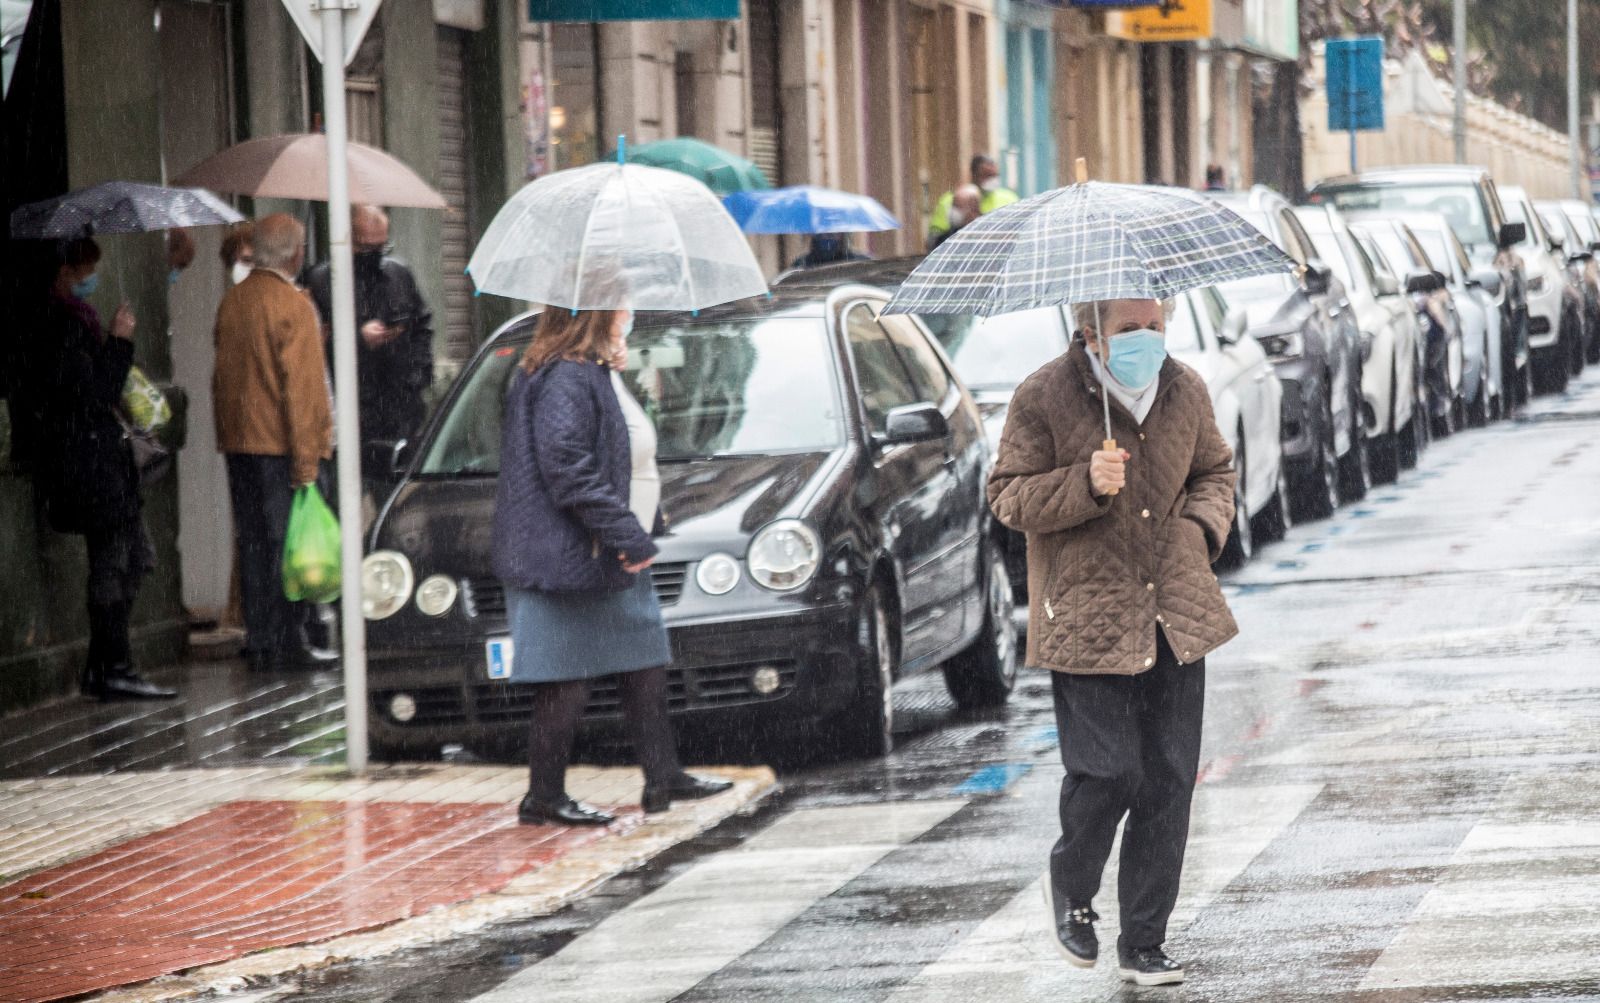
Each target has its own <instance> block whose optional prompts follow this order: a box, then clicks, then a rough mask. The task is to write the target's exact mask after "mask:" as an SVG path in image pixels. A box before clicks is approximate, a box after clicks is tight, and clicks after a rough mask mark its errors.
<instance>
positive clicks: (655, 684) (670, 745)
mask: <svg viewBox="0 0 1600 1003" xmlns="http://www.w3.org/2000/svg"><path fill="white" fill-rule="evenodd" d="M616 680H617V691H618V695H619V696H620V697H621V700H622V716H623V717H624V718H625V719H626V720H627V722H628V732H629V734H630V737H632V739H633V750H634V754H635V755H637V756H638V757H639V765H640V766H642V767H644V782H645V783H646V784H650V785H661V784H668V783H671V782H672V781H673V780H674V779H676V778H677V776H678V775H679V774H680V773H682V772H683V766H682V765H681V764H680V763H679V762H678V749H677V745H676V743H675V742H674V741H673V738H672V725H671V723H670V722H668V720H667V670H666V667H665V666H660V665H658V666H656V667H655V668H652V669H641V670H639V671H638V672H624V673H622V674H621V675H619V676H617V677H616ZM588 700H589V680H587V679H573V680H569V681H567V682H559V683H535V684H533V720H532V722H531V723H530V726H529V731H528V793H529V794H530V795H532V797H533V798H534V800H536V801H540V802H543V803H547V804H548V803H552V802H555V801H559V800H561V799H562V798H564V797H566V776H567V763H568V761H569V760H570V759H571V758H572V739H573V737H574V736H575V735H576V734H577V731H578V719H579V718H580V717H582V716H583V707H584V704H586V703H587V702H588Z"/></svg>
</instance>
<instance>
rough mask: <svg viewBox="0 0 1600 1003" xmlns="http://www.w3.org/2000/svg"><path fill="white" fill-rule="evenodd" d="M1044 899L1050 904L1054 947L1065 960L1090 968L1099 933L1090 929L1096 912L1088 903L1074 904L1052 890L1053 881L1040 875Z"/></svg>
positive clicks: (1095, 958)
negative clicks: (1042, 879)
mask: <svg viewBox="0 0 1600 1003" xmlns="http://www.w3.org/2000/svg"><path fill="white" fill-rule="evenodd" d="M1044 901H1045V904H1046V905H1047V906H1049V907H1050V926H1051V928H1052V929H1054V930H1055V932H1056V950H1057V951H1060V952H1061V956H1062V957H1063V958H1066V959H1067V962H1068V963H1069V964H1073V965H1077V966H1078V967H1079V968H1093V967H1094V963H1095V962H1096V961H1098V960H1100V937H1099V935H1097V934H1096V933H1095V932H1094V923H1095V920H1097V919H1099V918H1100V916H1099V914H1097V913H1096V912H1095V911H1094V910H1093V909H1091V908H1089V906H1088V904H1087V903H1085V904H1083V905H1078V904H1076V903H1073V902H1070V901H1068V900H1067V899H1064V898H1062V897H1061V896H1060V895H1057V894H1056V888H1055V882H1054V881H1051V880H1050V875H1049V874H1048V873H1047V874H1045V876H1044Z"/></svg>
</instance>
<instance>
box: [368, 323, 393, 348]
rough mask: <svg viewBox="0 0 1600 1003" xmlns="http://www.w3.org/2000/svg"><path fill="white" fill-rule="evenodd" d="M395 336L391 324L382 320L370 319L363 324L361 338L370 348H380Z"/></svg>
mask: <svg viewBox="0 0 1600 1003" xmlns="http://www.w3.org/2000/svg"><path fill="white" fill-rule="evenodd" d="M393 337H394V334H393V332H391V331H390V330H389V325H387V324H385V323H384V322H383V321H381V320H369V321H367V322H366V323H365V324H362V325H361V340H362V341H364V342H366V343H367V347H368V348H379V347H381V346H382V345H384V344H386V343H388V341H389V340H390V339H391V338H393Z"/></svg>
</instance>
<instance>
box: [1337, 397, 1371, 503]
mask: <svg viewBox="0 0 1600 1003" xmlns="http://www.w3.org/2000/svg"><path fill="white" fill-rule="evenodd" d="M1371 490H1372V458H1371V456H1370V455H1368V452H1367V432H1366V428H1365V427H1364V426H1363V425H1362V422H1361V409H1360V408H1359V407H1353V408H1352V410H1351V412H1350V451H1349V452H1347V453H1345V454H1344V459H1342V460H1340V461H1339V501H1340V502H1341V503H1343V504H1349V503H1350V502H1358V501H1360V500H1361V499H1363V498H1365V497H1366V496H1367V492H1368V491H1371Z"/></svg>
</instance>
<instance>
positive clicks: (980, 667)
mask: <svg viewBox="0 0 1600 1003" xmlns="http://www.w3.org/2000/svg"><path fill="white" fill-rule="evenodd" d="M989 551H990V553H989V580H988V583H987V584H986V585H985V586H984V601H983V627H982V629H981V630H979V631H978V637H977V639H976V640H974V641H973V642H972V644H971V645H969V646H968V647H967V649H966V650H965V651H962V652H961V653H959V654H957V655H956V656H955V657H953V658H951V659H950V660H949V661H947V662H945V663H944V686H945V689H946V690H948V691H949V693H950V698H951V699H952V700H954V701H955V702H956V704H957V706H959V707H962V708H964V709H965V708H972V707H998V706H1000V705H1002V704H1004V703H1005V702H1006V701H1007V700H1009V699H1010V698H1011V691H1012V690H1013V689H1015V688H1016V685H1017V624H1016V620H1015V619H1014V618H1013V616H1012V614H1013V613H1014V612H1015V610H1016V601H1015V598H1014V596H1013V594H1012V591H1011V574H1010V572H1008V571H1007V570H1006V559H1005V555H1004V554H1003V553H1001V552H1000V547H999V545H998V544H993V545H991V546H990V547H989Z"/></svg>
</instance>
